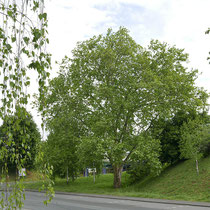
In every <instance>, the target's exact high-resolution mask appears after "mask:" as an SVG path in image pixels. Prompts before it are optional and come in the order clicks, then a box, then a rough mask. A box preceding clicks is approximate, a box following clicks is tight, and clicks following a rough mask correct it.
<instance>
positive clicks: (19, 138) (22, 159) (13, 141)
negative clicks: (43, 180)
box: [0, 107, 41, 170]
mask: <svg viewBox="0 0 210 210" xmlns="http://www.w3.org/2000/svg"><path fill="white" fill-rule="evenodd" d="M8 127H9V128H10V132H9V133H8ZM0 135H1V138H2V139H3V140H2V141H1V147H7V148H8V150H9V151H10V152H11V154H8V162H7V164H8V165H9V168H10V169H13V170H14V169H16V166H17V164H21V166H22V167H25V168H28V169H30V168H32V167H33V164H34V160H35V156H36V153H37V148H38V144H39V143H40V141H41V135H40V133H39V130H38V128H37V125H36V123H35V122H34V120H33V118H32V116H31V114H30V113H29V112H27V111H26V110H25V108H23V107H22V108H21V107H18V108H17V110H16V112H15V114H14V115H12V116H9V117H7V118H6V119H4V122H3V125H2V126H1V127H0ZM8 135H10V138H9V136H8ZM13 151H14V155H13Z"/></svg>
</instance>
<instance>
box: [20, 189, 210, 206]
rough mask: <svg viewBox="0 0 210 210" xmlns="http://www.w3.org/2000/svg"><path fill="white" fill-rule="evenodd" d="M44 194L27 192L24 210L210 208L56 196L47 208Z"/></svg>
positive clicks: (78, 196)
mask: <svg viewBox="0 0 210 210" xmlns="http://www.w3.org/2000/svg"><path fill="white" fill-rule="evenodd" d="M44 199H45V197H44V194H43V193H39V192H26V200H25V202H24V203H25V205H24V207H23V210H45V209H46V210H59V209H64V210H125V209H128V210H137V209H138V210H160V209H161V210H166V209H167V210H209V209H210V207H200V206H188V205H182V204H178V205H176V204H167V203H154V202H152V203H151V202H141V201H134V200H124V199H111V198H99V197H87V196H81V195H63V194H56V196H55V198H54V199H53V201H52V202H51V203H50V204H48V206H45V205H44V204H43V200H44Z"/></svg>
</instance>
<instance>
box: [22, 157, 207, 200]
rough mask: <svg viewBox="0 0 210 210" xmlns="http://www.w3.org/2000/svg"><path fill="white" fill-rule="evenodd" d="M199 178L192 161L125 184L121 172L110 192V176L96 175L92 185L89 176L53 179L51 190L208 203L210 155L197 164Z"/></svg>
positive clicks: (125, 181) (32, 187)
mask: <svg viewBox="0 0 210 210" xmlns="http://www.w3.org/2000/svg"><path fill="white" fill-rule="evenodd" d="M199 167H200V175H199V176H198V175H197V174H196V170H195V164H194V162H193V161H192V160H188V161H185V162H181V163H179V164H177V165H175V166H171V167H168V168H167V169H165V170H164V171H163V172H162V173H161V174H160V176H158V177H155V178H154V177H146V178H145V179H143V180H142V181H140V182H138V183H135V184H133V185H128V184H126V183H128V179H129V177H128V174H126V173H123V177H122V188H121V189H113V175H112V174H106V175H100V176H99V177H97V178H96V183H95V184H94V183H93V177H91V176H90V177H88V178H85V177H81V178H78V179H77V180H76V181H75V182H73V183H72V182H70V183H69V184H68V185H67V184H66V180H64V179H56V180H55V186H54V189H55V191H63V192H77V193H95V194H107V195H117V196H134V197H144V198H161V199H173V200H188V201H206V202H210V156H209V157H208V158H204V159H202V160H201V161H200V165H199ZM39 186H40V182H36V183H30V184H27V186H26V188H30V189H38V187H39Z"/></svg>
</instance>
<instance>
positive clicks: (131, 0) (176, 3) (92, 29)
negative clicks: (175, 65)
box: [45, 0, 210, 92]
mask: <svg viewBox="0 0 210 210" xmlns="http://www.w3.org/2000/svg"><path fill="white" fill-rule="evenodd" d="M209 9H210V0H46V8H45V10H46V12H47V13H48V18H49V38H50V46H49V51H50V52H51V53H52V55H53V61H55V60H57V61H61V59H62V58H63V57H64V56H65V55H67V56H71V51H72V49H73V48H74V47H75V46H76V42H77V41H82V40H86V39H88V38H91V37H92V36H93V35H98V34H101V33H106V31H107V29H108V28H110V27H111V28H113V30H115V31H116V30H118V29H119V27H120V26H124V27H126V28H127V29H128V30H129V31H130V35H131V36H132V37H133V38H134V40H135V41H136V42H137V43H138V44H140V45H142V46H143V47H146V46H147V45H148V44H149V42H150V40H151V39H158V40H160V41H165V42H167V43H168V44H170V45H176V46H177V47H178V48H184V49H185V52H187V53H189V61H190V62H189V64H188V66H189V68H195V69H198V70H199V72H200V73H202V74H201V75H200V76H199V79H198V81H197V85H199V86H203V87H204V88H205V89H206V90H208V92H210V64H208V61H207V57H208V52H209V51H210V35H205V31H206V30H207V29H208V27H210V12H209ZM57 70H58V66H56V65H54V64H53V73H52V75H55V72H56V71H57Z"/></svg>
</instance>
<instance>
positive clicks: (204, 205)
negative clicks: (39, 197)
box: [25, 189, 210, 207]
mask: <svg viewBox="0 0 210 210" xmlns="http://www.w3.org/2000/svg"><path fill="white" fill-rule="evenodd" d="M25 191H26V192H39V191H38V190H32V189H25ZM42 193H44V191H42ZM55 194H61V195H73V196H83V197H92V198H108V199H117V200H129V201H139V202H150V203H163V204H175V205H185V206H199V207H210V202H191V201H180V200H167V199H154V198H139V197H125V196H112V195H99V194H86V193H73V192H72V193H71V192H61V191H55Z"/></svg>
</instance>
